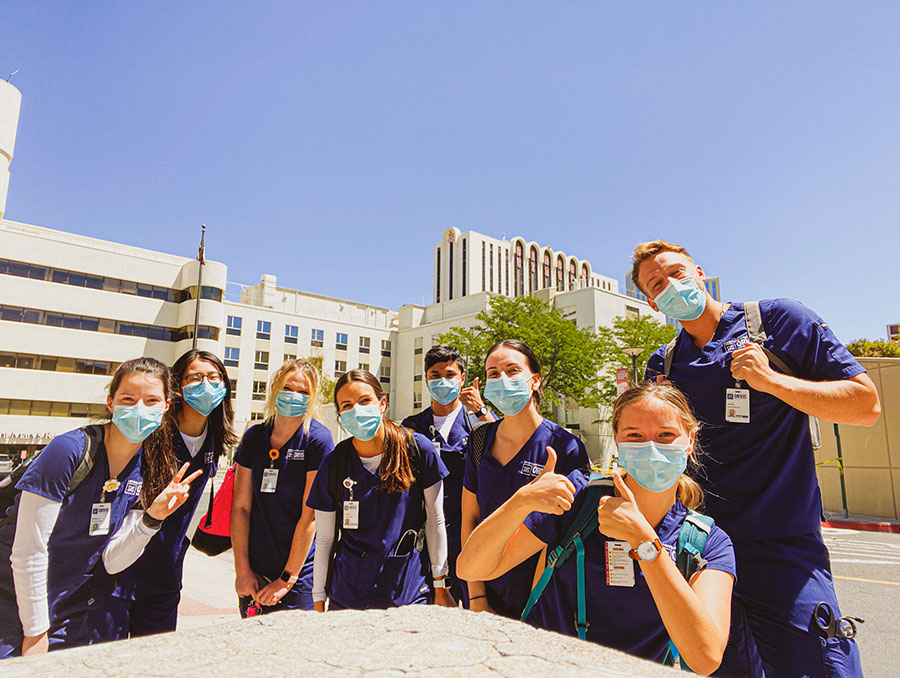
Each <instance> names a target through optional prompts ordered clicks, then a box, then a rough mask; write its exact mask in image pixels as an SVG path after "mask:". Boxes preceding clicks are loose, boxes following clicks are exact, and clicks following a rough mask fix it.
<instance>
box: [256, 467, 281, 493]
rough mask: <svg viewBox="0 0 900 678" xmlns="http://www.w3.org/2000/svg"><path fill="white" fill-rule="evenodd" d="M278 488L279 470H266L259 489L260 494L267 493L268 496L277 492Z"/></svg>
mask: <svg viewBox="0 0 900 678" xmlns="http://www.w3.org/2000/svg"><path fill="white" fill-rule="evenodd" d="M277 486H278V469H277V468H264V469H263V477H262V485H261V486H260V488H259V491H260V492H266V493H268V494H272V493H273V492H274V491H275V488H276V487H277Z"/></svg>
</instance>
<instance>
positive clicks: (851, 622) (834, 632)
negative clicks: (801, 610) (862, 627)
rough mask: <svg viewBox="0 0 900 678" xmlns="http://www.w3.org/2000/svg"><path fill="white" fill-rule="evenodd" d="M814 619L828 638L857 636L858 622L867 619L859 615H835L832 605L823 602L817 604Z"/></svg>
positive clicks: (860, 622)
mask: <svg viewBox="0 0 900 678" xmlns="http://www.w3.org/2000/svg"><path fill="white" fill-rule="evenodd" d="M813 621H815V623H816V626H817V627H818V628H819V630H820V631H821V632H822V633H823V634H825V637H826V638H847V639H850V638H855V637H856V634H857V631H858V630H857V628H856V624H857V623H859V624H862V623H864V622H865V619H861V618H859V617H835V616H834V610H833V609H831V605H829V604H828V603H826V602H821V603H819V604H818V605H816V609H815V612H813Z"/></svg>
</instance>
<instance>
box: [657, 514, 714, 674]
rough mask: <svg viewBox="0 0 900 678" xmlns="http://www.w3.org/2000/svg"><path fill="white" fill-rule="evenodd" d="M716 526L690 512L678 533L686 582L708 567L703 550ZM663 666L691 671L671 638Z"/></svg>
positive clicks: (679, 562) (680, 564)
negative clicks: (676, 666) (678, 665)
mask: <svg viewBox="0 0 900 678" xmlns="http://www.w3.org/2000/svg"><path fill="white" fill-rule="evenodd" d="M715 524H716V521H715V520H713V519H712V518H710V517H709V516H705V515H703V514H702V513H697V512H696V511H693V510H688V514H687V516H685V518H684V522H683V523H682V524H681V530H680V531H679V532H678V548H677V549H676V551H675V564H676V565H677V566H678V571H679V572H681V576H683V577H684V578H685V580H686V581H690V580H691V577H693V576H694V573H695V572H697V571H699V570H702V569H703V568H705V567H706V560H704V558H703V549H705V548H706V540H707V539H708V538H709V533H710V532H711V531H712V528H713V525H715ZM663 664H665V665H666V666H675V665H676V664H681V668H682V669H683V670H685V671H690V670H691V669H690V667H689V666H688V665H687V664H686V663H685V661H684V659H682V657H681V653H680V652H679V651H678V648H677V647H675V643H673V642H672V639H671V638H670V639H669V647H668V648H667V649H666V656H665V658H664V659H663Z"/></svg>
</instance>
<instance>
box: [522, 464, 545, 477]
mask: <svg viewBox="0 0 900 678" xmlns="http://www.w3.org/2000/svg"><path fill="white" fill-rule="evenodd" d="M543 469H544V466H543V464H535V463H534V462H533V461H523V462H522V467H521V468H520V469H519V473H520V474H521V475H523V476H528V477H529V478H537V477H538V476H539V475H541V471H542V470H543Z"/></svg>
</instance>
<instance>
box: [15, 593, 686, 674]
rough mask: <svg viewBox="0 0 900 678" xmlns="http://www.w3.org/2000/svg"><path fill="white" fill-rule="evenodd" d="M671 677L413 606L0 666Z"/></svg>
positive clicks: (247, 626) (284, 620)
mask: <svg viewBox="0 0 900 678" xmlns="http://www.w3.org/2000/svg"><path fill="white" fill-rule="evenodd" d="M315 674H319V675H321V676H322V678H325V677H326V676H327V678H351V677H354V676H363V675H365V676H370V677H372V678H393V677H401V676H402V677H404V678H417V677H419V676H421V677H422V678H426V677H427V678H443V677H444V676H448V677H451V678H452V677H455V676H459V677H460V678H462V677H469V676H482V675H484V676H487V675H491V676H509V677H510V678H513V677H515V678H523V677H524V678H527V677H529V676H541V677H542V678H546V677H547V676H566V677H567V678H568V677H569V676H608V677H609V678H618V677H624V676H669V678H671V676H672V675H673V673H672V669H667V668H665V667H663V666H659V665H657V664H652V663H650V662H646V661H643V660H641V659H637V658H635V657H631V656H629V655H626V654H623V653H621V652H617V651H615V650H610V649H607V648H604V647H600V646H598V645H594V644H592V643H587V642H583V641H579V640H577V639H575V638H570V637H567V636H562V635H559V634H556V633H550V632H547V631H541V630H538V629H534V628H532V627H530V626H528V625H526V624H523V623H520V622H517V621H512V620H509V619H503V618H502V617H498V616H496V615H492V614H486V613H474V612H468V611H466V610H451V609H444V608H438V607H434V606H424V605H411V606H409V607H404V608H398V609H393V610H383V611H382V610H370V611H367V612H356V611H340V612H328V613H326V614H317V613H315V612H298V611H287V612H280V613H276V614H270V615H266V616H262V617H256V618H253V619H246V620H237V621H227V622H222V623H219V624H215V625H212V626H208V627H204V628H198V629H192V630H190V631H183V632H178V633H175V634H165V635H160V636H154V637H151V638H140V639H136V640H127V641H120V642H116V643H107V644H103V645H95V646H93V647H82V648H75V649H71V650H62V651H58V652H51V653H50V654H47V655H44V656H40V657H23V658H16V659H7V660H4V661H3V662H2V663H0V676H4V677H5V676H28V677H29V678H49V677H50V676H53V677H57V676H65V678H81V677H82V676H84V677H87V676H90V677H91V678H95V677H96V676H104V675H105V676H153V677H157V676H158V677H160V678H165V677H168V676H178V677H179V678H185V677H189V676H209V677H214V678H227V677H231V676H234V677H235V678H237V677H240V678H257V677H258V678H278V677H281V676H285V677H287V676H306V675H315Z"/></svg>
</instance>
